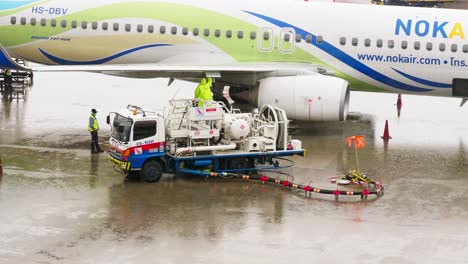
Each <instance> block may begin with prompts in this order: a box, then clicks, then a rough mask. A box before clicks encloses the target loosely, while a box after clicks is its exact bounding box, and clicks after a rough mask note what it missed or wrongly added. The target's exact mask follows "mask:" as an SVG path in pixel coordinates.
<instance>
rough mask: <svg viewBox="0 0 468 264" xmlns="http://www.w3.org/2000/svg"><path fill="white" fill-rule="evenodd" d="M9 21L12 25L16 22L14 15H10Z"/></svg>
mask: <svg viewBox="0 0 468 264" xmlns="http://www.w3.org/2000/svg"><path fill="white" fill-rule="evenodd" d="M10 22H11V24H12V25H14V24H16V17H14V16H12V17H11V19H10Z"/></svg>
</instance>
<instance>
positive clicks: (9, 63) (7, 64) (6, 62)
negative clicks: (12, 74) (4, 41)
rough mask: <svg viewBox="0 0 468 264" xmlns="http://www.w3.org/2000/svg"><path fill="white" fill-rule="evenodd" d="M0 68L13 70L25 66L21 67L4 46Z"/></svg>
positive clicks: (0, 57) (1, 49)
mask: <svg viewBox="0 0 468 264" xmlns="http://www.w3.org/2000/svg"><path fill="white" fill-rule="evenodd" d="M0 68H3V69H5V68H6V69H11V70H24V68H23V67H20V66H19V65H18V64H16V63H15V62H14V61H13V60H12V59H11V57H10V56H9V55H8V53H6V50H5V49H4V48H3V47H1V48H0Z"/></svg>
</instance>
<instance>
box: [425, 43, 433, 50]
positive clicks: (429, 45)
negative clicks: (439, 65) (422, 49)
mask: <svg viewBox="0 0 468 264" xmlns="http://www.w3.org/2000/svg"><path fill="white" fill-rule="evenodd" d="M426 49H427V50H432V42H428V43H426Z"/></svg>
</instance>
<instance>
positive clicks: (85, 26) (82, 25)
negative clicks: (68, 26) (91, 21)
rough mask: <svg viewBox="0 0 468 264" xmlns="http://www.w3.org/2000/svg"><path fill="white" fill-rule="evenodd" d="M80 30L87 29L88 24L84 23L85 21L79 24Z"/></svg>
mask: <svg viewBox="0 0 468 264" xmlns="http://www.w3.org/2000/svg"><path fill="white" fill-rule="evenodd" d="M81 28H82V29H87V28H88V22H86V21H83V22H81Z"/></svg>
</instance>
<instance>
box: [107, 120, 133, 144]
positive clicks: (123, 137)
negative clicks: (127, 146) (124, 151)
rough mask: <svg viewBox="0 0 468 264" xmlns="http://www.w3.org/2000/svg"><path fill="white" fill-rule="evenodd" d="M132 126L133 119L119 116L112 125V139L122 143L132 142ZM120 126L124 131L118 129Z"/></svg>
mask: <svg viewBox="0 0 468 264" xmlns="http://www.w3.org/2000/svg"><path fill="white" fill-rule="evenodd" d="M132 124H133V121H132V119H130V118H127V117H125V116H122V115H119V114H117V115H116V116H115V118H114V122H113V123H112V137H113V138H115V139H117V140H118V141H121V142H128V141H129V140H130V130H131V128H132ZM120 126H121V127H122V128H123V129H122V128H120V129H118V128H119V127H120Z"/></svg>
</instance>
